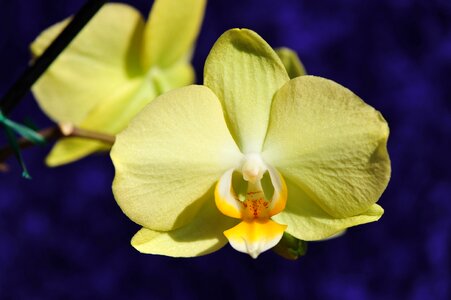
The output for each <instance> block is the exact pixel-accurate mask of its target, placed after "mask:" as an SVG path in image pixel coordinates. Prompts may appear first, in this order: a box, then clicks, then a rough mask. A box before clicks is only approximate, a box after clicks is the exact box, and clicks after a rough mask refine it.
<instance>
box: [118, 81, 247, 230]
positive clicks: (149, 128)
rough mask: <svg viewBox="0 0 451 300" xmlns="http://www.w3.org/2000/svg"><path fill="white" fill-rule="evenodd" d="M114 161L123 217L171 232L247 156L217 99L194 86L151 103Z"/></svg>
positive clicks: (122, 135) (130, 128)
mask: <svg viewBox="0 0 451 300" xmlns="http://www.w3.org/2000/svg"><path fill="white" fill-rule="evenodd" d="M111 158H112V160H113V163H114V166H115V169H116V176H115V179H114V183H113V192H114V195H115V198H116V201H117V202H118V204H119V206H120V207H121V208H122V210H123V211H124V213H125V214H126V215H127V216H128V217H129V218H130V219H132V220H133V221H135V222H136V223H138V224H140V225H142V226H143V227H146V228H148V229H152V230H159V231H168V230H173V229H176V228H178V227H181V226H183V225H185V224H187V223H188V222H189V221H190V220H191V219H192V217H193V216H194V215H195V214H196V213H197V211H198V210H199V208H200V207H201V206H202V204H203V201H205V199H206V198H205V197H206V196H208V195H206V194H207V193H208V191H209V189H210V188H211V187H212V186H213V184H214V183H215V182H216V181H217V180H219V178H220V177H221V175H222V174H224V172H225V171H226V170H228V169H231V168H234V167H236V165H237V164H239V162H240V160H241V158H242V155H241V153H240V152H239V150H238V147H237V146H236V144H235V143H234V141H233V139H232V137H231V136H230V133H229V131H228V129H227V126H226V124H225V121H224V117H223V113H222V108H221V104H220V102H219V100H218V99H217V97H216V96H215V95H214V94H213V93H212V92H211V91H210V90H209V89H208V88H206V87H203V86H195V85H192V86H188V87H184V88H180V89H177V90H173V91H171V92H168V93H166V94H164V95H162V96H160V97H158V98H156V99H155V100H154V101H152V102H151V103H150V104H149V105H147V106H146V107H145V108H144V109H143V110H142V111H141V112H140V113H139V114H138V115H137V116H136V117H135V118H134V119H133V120H132V121H131V122H130V125H129V126H128V128H127V129H126V130H124V131H123V132H121V133H120V134H119V135H118V136H117V139H116V143H115V145H114V146H113V149H112V151H111ZM211 193H212V194H213V191H211ZM212 194H211V195H212ZM211 195H210V196H211ZM203 196H205V197H204V198H201V197H203Z"/></svg>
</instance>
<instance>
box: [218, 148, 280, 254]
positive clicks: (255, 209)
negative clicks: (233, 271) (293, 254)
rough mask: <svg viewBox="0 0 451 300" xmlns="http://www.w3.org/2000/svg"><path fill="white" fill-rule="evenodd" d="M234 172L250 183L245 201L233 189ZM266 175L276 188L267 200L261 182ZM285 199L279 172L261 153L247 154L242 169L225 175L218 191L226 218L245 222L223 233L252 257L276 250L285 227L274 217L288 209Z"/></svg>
mask: <svg viewBox="0 0 451 300" xmlns="http://www.w3.org/2000/svg"><path fill="white" fill-rule="evenodd" d="M234 171H240V172H241V173H242V176H243V180H244V181H247V190H246V193H245V197H244V199H242V200H241V199H240V197H239V196H238V195H237V194H236V192H235V190H234V188H233V184H232V174H233V172H234ZM266 172H268V173H269V177H270V179H271V183H272V185H273V187H274V194H273V195H272V197H267V195H266V194H265V191H264V188H263V186H262V182H261V180H262V178H263V176H264V174H265V173H266ZM266 192H267V191H266ZM286 199H287V191H286V185H285V181H284V180H283V178H282V176H281V175H280V173H279V172H278V171H277V170H276V169H275V168H273V167H272V166H270V165H267V164H266V163H265V162H264V161H263V159H262V158H261V156H260V154H259V153H249V154H246V155H245V156H244V158H243V160H242V162H241V166H240V167H238V168H233V169H229V170H228V171H227V172H225V173H224V175H223V176H222V177H221V179H220V180H219V182H218V184H217V186H216V190H215V202H216V206H217V208H218V209H219V210H220V211H221V212H222V213H223V214H224V215H226V216H229V217H232V218H236V219H241V220H242V222H241V223H239V224H238V225H236V226H235V227H233V228H230V229H228V230H226V231H224V235H225V236H226V237H227V239H228V240H229V242H230V244H231V246H232V247H233V248H235V249H236V250H238V251H240V252H244V253H248V254H249V255H250V256H251V257H253V258H256V257H257V256H258V255H259V254H260V253H262V252H264V251H266V250H268V249H270V248H272V247H274V246H275V245H276V244H277V243H278V242H279V240H280V239H281V238H282V235H283V232H284V231H285V229H286V226H285V225H282V224H278V223H277V222H274V221H273V220H271V217H272V216H274V215H276V214H278V213H280V212H281V211H282V210H283V209H284V208H285V203H286Z"/></svg>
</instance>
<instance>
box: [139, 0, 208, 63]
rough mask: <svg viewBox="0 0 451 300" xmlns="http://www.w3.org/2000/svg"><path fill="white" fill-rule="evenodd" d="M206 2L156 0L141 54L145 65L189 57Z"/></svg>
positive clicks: (202, 0)
mask: <svg viewBox="0 0 451 300" xmlns="http://www.w3.org/2000/svg"><path fill="white" fill-rule="evenodd" d="M205 4H206V1H205V0H155V2H154V5H153V7H152V10H151V11H150V15H149V21H148V22H147V24H146V28H145V31H144V39H143V47H142V52H141V58H142V63H143V67H144V68H145V69H148V68H150V67H151V66H158V67H162V68H166V67H168V66H170V65H172V64H174V63H176V62H178V61H180V60H184V61H188V60H189V59H190V55H191V49H192V48H193V45H194V42H195V40H196V38H197V35H198V33H199V29H200V25H201V24H202V19H203V16H204V10H205Z"/></svg>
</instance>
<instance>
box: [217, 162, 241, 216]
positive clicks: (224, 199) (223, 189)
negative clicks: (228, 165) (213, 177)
mask: <svg viewBox="0 0 451 300" xmlns="http://www.w3.org/2000/svg"><path fill="white" fill-rule="evenodd" d="M232 175H233V169H230V170H228V171H227V172H225V173H224V175H222V176H221V178H220V179H219V181H218V183H217V184H216V188H215V203H216V207H217V208H218V209H219V211H220V212H221V213H223V214H224V215H226V216H229V217H231V218H236V219H241V210H242V207H241V204H240V201H239V200H238V199H237V196H236V194H235V192H234V190H233V187H232Z"/></svg>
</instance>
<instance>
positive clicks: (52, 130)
mask: <svg viewBox="0 0 451 300" xmlns="http://www.w3.org/2000/svg"><path fill="white" fill-rule="evenodd" d="M38 133H39V134H40V135H42V136H43V137H44V139H45V140H46V141H47V142H51V141H54V140H58V139H60V138H72V137H78V138H84V139H88V140H95V141H100V142H103V143H106V144H109V145H112V144H114V141H115V136H113V135H109V134H104V133H100V132H96V131H91V130H86V129H82V128H78V127H76V126H74V125H73V124H70V123H62V124H59V125H57V126H54V127H49V128H45V129H42V130H40V131H38ZM17 143H18V145H19V147H20V148H21V149H26V148H30V147H32V146H35V144H33V143H32V142H30V141H29V140H27V139H24V138H20V139H18V140H17ZM13 154H14V150H13V149H12V148H11V147H10V146H5V147H4V148H2V149H0V172H7V171H8V170H9V167H8V165H7V164H5V163H4V161H5V160H6V159H8V158H9V157H10V156H11V155H13Z"/></svg>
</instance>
